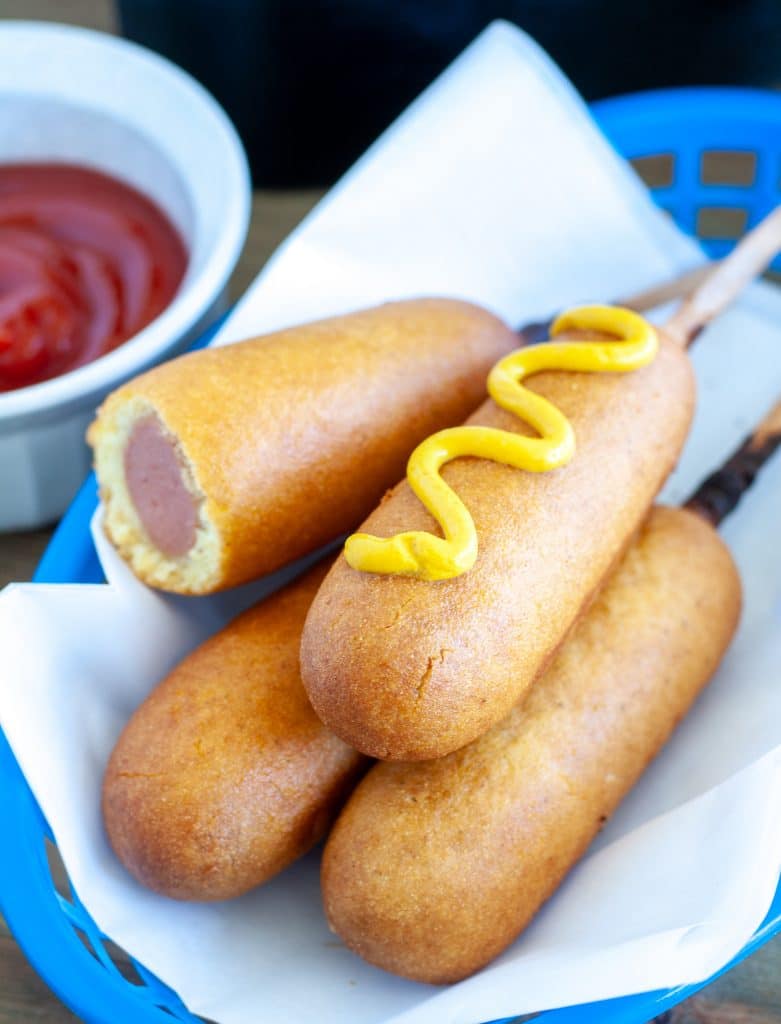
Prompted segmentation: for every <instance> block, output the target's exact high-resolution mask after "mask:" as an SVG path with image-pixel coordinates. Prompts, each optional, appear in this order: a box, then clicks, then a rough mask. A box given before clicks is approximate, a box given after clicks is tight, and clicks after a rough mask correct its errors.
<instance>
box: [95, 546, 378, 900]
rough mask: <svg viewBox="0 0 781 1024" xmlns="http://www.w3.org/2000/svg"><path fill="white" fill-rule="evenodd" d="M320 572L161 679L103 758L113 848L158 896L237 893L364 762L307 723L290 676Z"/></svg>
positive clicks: (261, 874)
mask: <svg viewBox="0 0 781 1024" xmlns="http://www.w3.org/2000/svg"><path fill="white" fill-rule="evenodd" d="M324 573H325V567H324V566H319V567H317V568H315V569H313V570H312V571H311V572H310V573H308V574H307V575H306V576H305V577H304V578H302V579H301V580H299V581H297V582H295V583H293V584H291V585H290V586H288V587H287V588H285V589H284V590H282V591H280V592H279V593H277V594H274V595H273V596H272V597H270V598H269V599H268V600H266V601H265V602H263V603H261V604H260V605H258V606H257V607H255V608H253V609H251V610H250V611H248V612H245V613H244V614H243V615H241V616H239V618H238V619H236V620H235V621H234V622H233V623H231V624H230V625H228V626H227V627H226V628H225V629H223V630H222V631H221V632H220V633H218V634H217V635H216V636H214V637H212V638H211V639H210V640H207V641H206V643H204V644H203V645H202V646H200V647H199V648H198V649H197V650H195V651H194V652H193V653H192V654H190V656H189V657H187V658H185V660H184V661H183V662H182V663H181V664H180V665H179V666H178V667H177V668H175V669H174V670H173V672H171V673H170V675H169V676H168V677H167V678H166V679H165V680H164V681H163V682H162V683H161V684H160V685H159V686H158V687H157V688H156V689H155V690H154V691H153V692H152V694H151V695H150V696H149V697H148V698H147V699H146V700H145V701H144V703H143V704H142V705H141V706H140V707H139V708H138V710H137V711H136V712H135V714H134V715H133V717H132V718H131V720H130V722H129V723H128V725H127V726H126V728H125V730H124V732H123V733H122V735H121V737H120V739H119V742H118V743H117V745H116V747H115V749H114V752H113V753H112V755H111V758H110V761H109V764H108V768H107V770H106V774H105V778H104V783H103V801H102V804H103V819H104V822H105V827H106V832H107V834H108V837H109V840H110V842H111V845H112V846H113V848H114V850H115V852H116V854H117V856H118V857H119V859H120V860H121V861H122V863H123V864H124V865H125V867H126V868H127V869H128V870H129V871H130V872H131V873H132V874H133V875H134V876H135V877H136V878H137V879H138V880H139V881H140V882H142V883H143V884H144V885H146V886H148V887H149V888H151V889H154V890H155V891H156V892H159V893H162V894H163V895H165V896H170V897H173V898H174V899H187V900H223V899H229V898H231V897H233V896H238V895H240V894H241V893H243V892H246V891H247V890H249V889H252V888H254V887H255V886H256V885H259V884H260V883H261V882H264V881H266V880H267V879H269V878H270V877H271V876H272V875H275V874H276V873H277V872H278V871H280V870H281V869H282V868H284V867H285V866H286V865H288V864H289V863H290V862H291V861H293V860H295V859H296V858H297V857H299V856H301V855H302V854H303V853H305V852H306V851H307V850H308V849H309V848H310V847H311V846H312V845H313V844H314V843H315V842H317V840H318V839H320V838H321V836H322V835H323V834H324V833H325V831H326V828H327V827H328V825H329V823H330V821H331V820H332V818H333V816H334V814H335V813H336V811H337V810H338V807H339V805H340V803H341V802H342V800H343V799H344V797H345V796H346V795H347V793H348V792H349V789H350V787H351V786H352V784H353V783H354V782H355V780H356V779H357V777H358V775H359V773H360V772H361V770H362V767H363V765H364V763H365V762H364V759H363V758H362V757H361V756H360V755H359V754H357V753H356V752H355V751H353V750H351V749H350V748H349V747H347V746H345V744H343V743H342V742H341V741H340V740H338V739H337V738H336V737H335V736H332V735H331V734H330V733H329V732H328V731H327V730H326V729H325V727H324V726H323V725H321V723H320V722H319V720H318V719H317V718H316V716H315V714H314V712H313V711H312V709H311V707H310V705H309V702H308V701H307V699H306V695H305V693H304V689H303V687H302V685H301V680H300V677H299V673H298V646H299V641H300V636H301V627H302V626H303V622H304V616H305V614H306V609H307V608H308V606H309V603H310V601H311V599H312V597H313V596H314V593H315V590H316V589H317V587H318V585H319V583H320V581H321V579H322V577H323V575H324Z"/></svg>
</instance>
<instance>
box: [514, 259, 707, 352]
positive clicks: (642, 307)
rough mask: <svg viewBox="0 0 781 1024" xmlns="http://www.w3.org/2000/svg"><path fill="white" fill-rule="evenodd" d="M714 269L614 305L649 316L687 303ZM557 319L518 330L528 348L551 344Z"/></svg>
mask: <svg viewBox="0 0 781 1024" xmlns="http://www.w3.org/2000/svg"><path fill="white" fill-rule="evenodd" d="M714 266H717V264H715V263H711V262H708V263H703V264H702V266H700V267H695V268H694V270H687V271H686V272H685V273H683V274H679V275H678V277H674V278H672V279H671V280H669V281H663V282H662V283H661V284H655V285H653V287H651V288H646V289H645V290H644V291H642V292H636V293H635V294H634V295H630V296H629V297H628V298H625V299H617V300H616V301H615V302H614V305H616V306H624V307H625V308H626V309H633V310H634V311H635V312H636V313H645V312H647V311H648V310H649V309H656V307H657V306H663V305H664V304H665V303H667V302H673V301H674V300H675V299H683V298H685V297H686V296H687V295H689V294H690V293H691V292H692V291H693V290H694V289H695V288H697V287H698V286H699V285H701V284H702V283H703V281H705V280H706V279H707V277H708V275H709V274H710V273H711V272H712V271H713V268H714ZM554 319H555V318H554V317H550V318H549V319H547V320H539V321H535V322H532V323H528V324H524V326H523V327H519V328H518V334H520V335H521V337H522V338H523V341H524V343H525V344H526V345H536V344H537V343H538V342H541V341H547V340H548V338H549V337H550V329H551V325H552V324H553V321H554Z"/></svg>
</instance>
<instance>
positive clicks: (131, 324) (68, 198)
mask: <svg viewBox="0 0 781 1024" xmlns="http://www.w3.org/2000/svg"><path fill="white" fill-rule="evenodd" d="M186 266H187V252H186V250H185V247H184V244H183V242H182V239H181V238H180V236H179V234H178V232H177V231H176V229H175V228H174V226H173V225H172V224H171V222H170V221H169V220H168V218H167V217H166V215H165V214H164V213H163V212H162V211H161V210H160V209H159V208H158V207H157V206H156V205H155V204H154V203H153V202H151V201H150V200H149V199H147V198H146V197H145V196H143V195H142V194H141V193H140V192H137V191H136V190H135V189H133V188H131V187H129V186H128V185H125V184H123V183H122V182H120V181H117V180H116V179H114V178H110V177H108V176H107V175H105V174H101V173H99V172H97V171H92V170H88V169H87V168H84V167H75V166H70V165H67V164H5V165H0V392H2V391H11V390H13V389H14V388H21V387H26V386H27V385H29V384H37V383H39V382H40V381H43V380H48V379H49V378H50V377H56V376H58V375H59V374H61V373H65V372H66V371H68V370H73V369H75V368H76V367H77V366H82V365H84V363H88V362H91V361H92V360H93V359H97V358H98V356H101V355H104V353H106V352H110V351H111V350H112V349H114V348H116V347H117V346H118V345H121V344H122V342H123V341H127V340H128V338H131V337H132V336H133V335H134V334H137V333H138V331H140V330H141V329H142V328H143V327H145V326H146V325H147V324H148V323H150V322H151V321H152V320H154V318H155V317H156V316H157V315H158V314H159V313H161V312H162V310H164V309H165V307H166V306H167V305H168V304H169V303H170V302H171V299H172V298H173V297H174V294H175V293H176V290H177V288H178V287H179V284H180V282H181V280H182V278H183V277H184V272H185V269H186Z"/></svg>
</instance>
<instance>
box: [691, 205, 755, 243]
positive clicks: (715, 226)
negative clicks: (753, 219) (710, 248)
mask: <svg viewBox="0 0 781 1024" xmlns="http://www.w3.org/2000/svg"><path fill="white" fill-rule="evenodd" d="M747 227H748V210H743V209H741V208H740V207H739V206H701V207H700V209H699V210H698V211H697V234H698V236H699V237H700V238H705V239H711V240H712V239H718V240H719V241H732V240H734V239H736V238H740V237H741V236H742V235H744V234H745V233H746V228H747Z"/></svg>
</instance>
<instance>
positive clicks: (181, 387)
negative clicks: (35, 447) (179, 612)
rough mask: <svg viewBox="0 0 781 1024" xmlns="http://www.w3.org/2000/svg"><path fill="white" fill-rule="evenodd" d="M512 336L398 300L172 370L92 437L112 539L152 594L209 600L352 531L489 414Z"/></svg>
mask: <svg viewBox="0 0 781 1024" xmlns="http://www.w3.org/2000/svg"><path fill="white" fill-rule="evenodd" d="M517 344H518V339H517V336H516V335H515V333H514V332H513V331H512V330H511V329H510V328H509V327H507V326H505V324H503V323H502V322H501V321H500V320H498V319H497V318H496V317H495V316H493V315H491V314H490V313H488V312H487V311H486V310H483V309H480V308H478V307H477V306H473V305H470V304H469V303H465V302H456V301H454V300H450V299H425V300H418V301H408V302H395V303H389V304H387V305H385V306H379V307H377V308H375V309H368V310H364V311H362V312H358V313H352V314H349V315H347V316H340V317H334V318H332V319H330V320H322V321H319V322H317V323H312V324H306V325H303V326H301V327H294V328H291V329H290V330H285V331H279V332H277V333H275V334H270V335H267V336H266V337H262V338H255V339H253V340H251V341H246V342H240V343H238V344H236V345H230V346H227V347H224V348H218V349H205V350H203V351H200V352H195V353H191V354H189V355H185V356H182V357H180V358H179V359H175V360H173V361H172V362H170V363H166V364H165V365H163V366H160V367H157V368H155V369H153V370H150V371H149V372H148V373H145V374H142V375H141V376H140V377H137V378H136V379H134V380H132V381H130V382H129V383H128V384H125V385H124V386H123V387H121V388H119V390H117V391H115V392H114V393H113V394H112V395H110V396H109V398H108V399H107V400H106V401H105V402H104V404H103V406H102V407H101V409H100V410H99V412H98V416H97V419H96V420H95V421H94V422H93V424H92V425H91V427H90V429H89V432H88V440H89V442H90V444H91V445H92V447H93V448H94V457H95V469H96V473H97V477H98V482H99V485H100V494H101V498H102V501H103V504H104V507H105V529H106V532H107V533H108V536H109V537H110V539H111V540H112V541H113V543H114V544H115V546H116V547H117V549H118V550H119V552H120V554H121V555H122V557H123V558H124V559H125V560H126V561H127V562H128V563H129V564H130V566H131V568H132V569H133V571H134V572H135V573H136V574H137V575H138V576H140V577H141V579H143V580H145V581H146V582H147V583H149V584H151V585H152V586H156V587H161V588H163V589H165V590H172V591H179V592H181V593H192V594H196V593H197V594H203V593H211V592H213V591H216V590H220V589H223V588H225V587H230V586H234V585H236V584H239V583H243V582H246V581H247V580H250V579H253V578H255V577H258V576H261V575H263V574H264V573H267V572H271V571H272V570H273V569H276V568H278V567H279V566H281V565H284V564H286V563H287V562H291V561H294V560H295V559H296V558H298V557H300V556H302V555H304V554H306V553H308V552H310V551H313V550H315V549H316V548H318V547H320V546H321V545H323V544H325V543H326V542H328V541H329V540H333V538H334V537H337V536H338V535H339V534H341V533H344V532H345V531H346V530H348V529H350V528H352V527H354V526H355V525H356V524H357V523H359V522H360V521H361V519H362V518H363V517H364V516H365V515H366V514H367V513H368V512H369V511H370V510H371V508H372V507H373V506H374V505H375V504H376V502H377V501H378V500H379V498H380V496H381V495H382V493H383V491H384V490H385V489H386V488H387V487H388V486H390V485H391V484H392V483H394V482H395V481H396V480H397V479H398V478H399V477H400V476H401V474H402V473H403V471H404V463H405V461H406V459H407V456H408V455H409V453H410V451H411V450H412V449H413V448H414V447H415V445H416V444H417V443H418V442H419V441H421V440H423V438H424V437H425V436H426V435H427V434H429V433H431V431H432V430H437V429H439V428H441V427H444V426H447V425H449V424H453V423H458V422H459V420H461V419H463V417H464V416H465V415H467V414H468V413H469V412H471V410H472V409H474V408H475V406H476V405H477V404H478V403H479V402H480V400H481V399H482V396H483V389H484V385H485V375H486V373H487V372H488V370H489V368H490V366H491V364H492V363H493V362H495V361H496V359H498V358H499V357H500V356H502V355H504V354H505V353H506V352H509V351H510V349H512V348H513V347H514V346H515V345H517Z"/></svg>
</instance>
